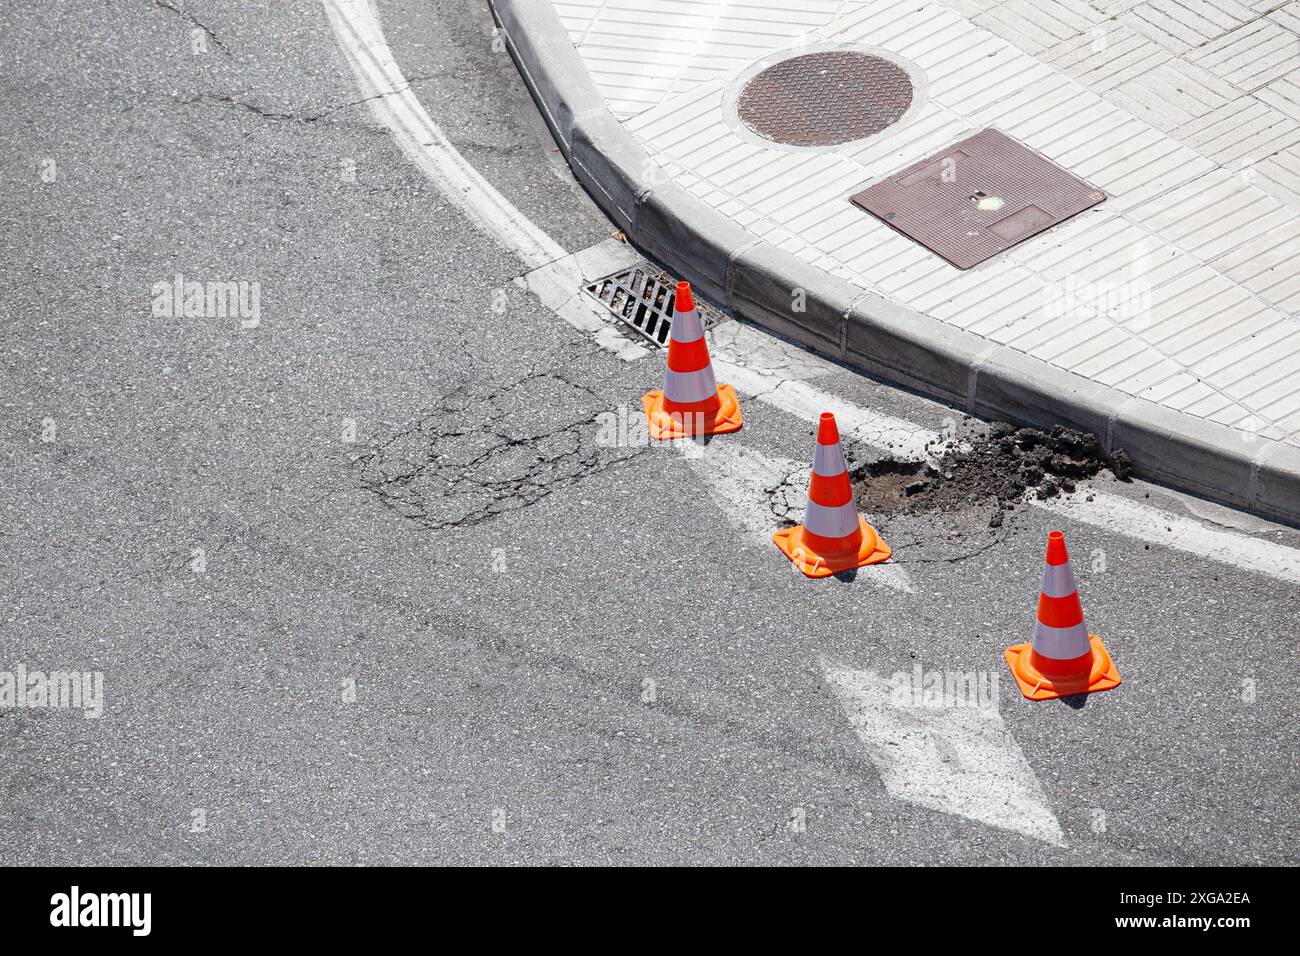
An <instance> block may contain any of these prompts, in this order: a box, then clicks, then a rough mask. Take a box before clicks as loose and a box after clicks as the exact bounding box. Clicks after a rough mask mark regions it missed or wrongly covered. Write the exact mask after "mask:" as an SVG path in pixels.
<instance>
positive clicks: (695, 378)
mask: <svg viewBox="0 0 1300 956" xmlns="http://www.w3.org/2000/svg"><path fill="white" fill-rule="evenodd" d="M717 393H718V385H717V382H716V381H715V380H714V378H713V366H712V365H706V366H705V367H704V368H702V369H700V370H699V371H698V372H674V371H673V370H672V369H670V368H669V369H664V397H665V398H667V399H671V400H672V401H674V402H702V401H704V400H705V399H706V398H712V397H713V396H714V395H716V394H717Z"/></svg>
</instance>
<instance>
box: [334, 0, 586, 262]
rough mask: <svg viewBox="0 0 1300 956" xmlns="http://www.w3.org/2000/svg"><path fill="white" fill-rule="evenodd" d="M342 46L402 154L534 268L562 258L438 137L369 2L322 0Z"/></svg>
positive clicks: (555, 246)
mask: <svg viewBox="0 0 1300 956" xmlns="http://www.w3.org/2000/svg"><path fill="white" fill-rule="evenodd" d="M323 2H324V4H325V12H326V13H327V14H328V15H329V20H330V25H331V26H332V27H333V28H334V35H335V36H336V37H337V38H338V42H339V47H340V48H341V49H342V50H343V55H344V56H345V57H346V58H347V61H348V65H349V66H351V67H352V72H353V74H354V75H355V76H356V79H357V85H358V86H359V87H360V88H361V93H362V95H364V96H366V97H372V99H370V109H371V111H372V112H373V113H374V115H375V118H376V119H378V120H379V121H380V122H381V123H383V124H384V125H385V126H387V127H388V129H389V130H390V131H391V132H392V134H393V138H394V139H396V140H397V143H398V145H399V146H401V147H402V151H403V152H404V153H406V155H407V157H408V158H409V159H410V160H411V161H412V162H413V163H415V164H416V165H417V166H418V167H419V168H420V169H421V170H422V171H423V172H424V174H425V175H426V176H428V177H429V179H430V180H432V181H433V183H434V184H435V185H436V186H437V187H438V188H439V189H440V190H442V194H443V196H445V197H446V198H447V199H448V200H449V201H450V202H452V203H453V204H455V205H456V206H457V208H459V209H460V210H461V211H462V212H464V213H465V215H466V216H468V217H469V219H470V221H472V222H473V223H474V224H475V225H476V226H478V227H479V228H480V229H482V230H483V231H484V232H486V233H487V234H488V235H490V236H492V237H493V238H494V239H495V240H496V241H497V242H498V243H500V245H501V247H502V248H503V249H509V250H510V251H512V252H514V253H515V254H516V255H517V256H519V258H520V259H522V260H523V261H524V263H525V264H526V265H527V266H528V267H529V268H531V269H536V268H538V267H540V266H544V265H546V263H548V262H554V261H555V260H556V259H560V258H562V257H563V256H564V255H565V254H566V253H565V251H564V249H563V248H562V247H561V246H560V244H559V243H557V242H556V241H555V240H554V239H552V238H551V237H550V236H549V235H547V234H546V233H545V232H543V231H542V230H541V229H539V228H538V227H537V226H536V225H535V224H534V223H533V221H532V220H531V219H529V218H528V217H527V216H525V215H524V214H523V213H521V212H520V211H519V210H518V209H516V208H515V207H514V205H512V204H511V203H510V201H509V200H508V199H506V198H505V197H504V196H502V195H501V194H500V193H499V192H497V191H496V189H494V188H493V186H492V184H491V183H489V182H488V181H487V180H486V179H484V178H483V176H482V175H481V174H480V173H479V171H478V170H477V169H475V168H474V167H473V166H471V165H470V164H469V162H467V161H466V159H465V157H463V156H461V154H460V153H459V152H458V151H457V150H456V147H455V146H453V145H452V144H451V141H450V140H448V139H447V137H446V136H444V135H443V132H442V130H441V129H440V128H439V127H438V124H437V123H435V122H434V121H433V119H432V118H431V117H430V116H429V114H428V113H426V112H425V110H424V107H423V106H422V105H421V104H420V100H419V98H418V97H416V95H415V94H414V93H413V92H412V91H411V84H410V83H409V81H408V80H407V79H406V76H405V74H403V73H402V70H401V67H399V66H398V65H397V61H396V60H394V59H393V54H392V51H391V50H389V48H388V42H387V41H386V40H385V39H384V33H383V30H381V29H380V27H379V20H378V18H377V17H376V16H375V12H374V10H373V9H371V6H370V4H369V3H368V2H367V0H323Z"/></svg>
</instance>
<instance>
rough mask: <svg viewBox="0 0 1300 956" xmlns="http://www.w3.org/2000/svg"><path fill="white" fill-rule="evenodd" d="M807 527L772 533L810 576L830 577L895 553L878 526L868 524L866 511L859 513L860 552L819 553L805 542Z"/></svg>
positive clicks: (778, 543)
mask: <svg viewBox="0 0 1300 956" xmlns="http://www.w3.org/2000/svg"><path fill="white" fill-rule="evenodd" d="M803 530H804V529H803V525H801V524H798V525H795V526H794V527H793V528H784V529H782V530H780V531H778V532H776V533H775V534H774V535H772V540H773V541H774V542H775V543H776V546H777V547H778V548H780V549H781V552H782V553H783V554H784V555H785V556H786V557H787V558H789V559H790V560H791V561H792V562H793V563H794V566H795V567H796V568H798V569H799V570H800V571H802V572H803V573H804V574H806V575H808V577H810V578H828V577H830V576H831V575H832V574H839V573H840V572H842V571H852V570H853V569H854V568H865V567H866V566H867V565H869V564H879V563H880V562H881V561H885V560H887V559H888V558H889V556H890V555H891V554H893V553H894V551H893V549H892V548H890V546H889V545H887V544H885V542H884V541H882V540H881V539H880V535H878V534H877V533H876V529H875V528H873V527H871V525H869V524H867V521H866V519H865V518H863V517H862V515H858V530H859V531H860V532H861V533H862V543H861V544H860V545H859V546H858V550H857V551H856V552H853V551H849V552H846V553H843V554H818V553H817V552H815V551H813V550H812V549H811V548H809V547H808V545H807V544H805V543H804V537H803Z"/></svg>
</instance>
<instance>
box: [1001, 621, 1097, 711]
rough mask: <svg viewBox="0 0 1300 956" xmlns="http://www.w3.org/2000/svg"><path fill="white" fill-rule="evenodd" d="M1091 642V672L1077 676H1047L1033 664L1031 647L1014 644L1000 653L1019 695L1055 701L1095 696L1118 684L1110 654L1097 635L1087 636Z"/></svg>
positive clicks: (1032, 698)
mask: <svg viewBox="0 0 1300 956" xmlns="http://www.w3.org/2000/svg"><path fill="white" fill-rule="evenodd" d="M1088 639H1089V641H1090V642H1091V643H1092V670H1091V671H1090V672H1089V673H1088V674H1084V675H1080V676H1079V677H1071V678H1061V677H1048V676H1046V675H1045V674H1043V673H1042V672H1041V671H1039V670H1038V668H1036V667H1035V666H1034V664H1033V660H1032V656H1031V655H1032V652H1033V650H1034V645H1033V644H1016V645H1014V646H1012V647H1008V648H1007V649H1006V650H1005V651H1003V652H1002V656H1003V657H1004V658H1006V661H1007V666H1008V667H1010V668H1011V676H1012V677H1014V678H1015V679H1016V683H1017V684H1018V685H1019V686H1020V693H1022V694H1024V695H1025V697H1026V698H1028V699H1029V700H1055V699H1056V698H1058V697H1073V696H1074V695H1075V694H1096V693H1098V692H1099V691H1103V690H1112V689H1113V688H1116V687H1118V686H1119V685H1120V679H1119V669H1118V668H1117V667H1116V666H1115V662H1114V661H1113V660H1111V659H1110V653H1109V652H1108V651H1107V650H1106V645H1105V644H1103V643H1102V642H1101V638H1100V637H1098V636H1097V635H1096V634H1089V635H1088Z"/></svg>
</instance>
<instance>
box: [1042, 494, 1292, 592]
mask: <svg viewBox="0 0 1300 956" xmlns="http://www.w3.org/2000/svg"><path fill="white" fill-rule="evenodd" d="M1092 494H1093V500H1092V501H1086V500H1082V499H1081V498H1080V497H1079V496H1078V495H1076V496H1075V497H1074V500H1072V501H1066V500H1064V499H1048V500H1047V501H1037V500H1035V501H1034V502H1033V503H1034V505H1035V506H1037V507H1039V508H1042V509H1044V510H1046V511H1051V512H1053V513H1055V514H1059V515H1061V516H1062V517H1063V518H1068V519H1069V520H1071V521H1080V522H1083V523H1084V524H1090V525H1093V526H1095V527H1098V528H1102V529H1104V530H1106V531H1110V532H1114V533H1118V534H1122V535H1125V536H1127V537H1130V538H1137V539H1138V540H1140V541H1146V542H1149V543H1151V544H1156V545H1159V546H1160V547H1162V548H1173V549H1175V550H1177V551H1184V552H1186V553H1187V554H1195V555H1198V556H1200V557H1204V558H1208V559H1210V560H1211V561H1217V562H1219V563H1221V564H1230V565H1233V566H1235V567H1238V568H1243V569H1245V570H1247V571H1254V572H1256V573H1258V574H1267V575H1268V576H1269V577H1273V578H1277V579H1278V580H1281V581H1288V582H1290V583H1292V584H1300V551H1297V550H1296V549H1295V548H1289V547H1287V546H1286V545H1282V544H1277V543H1276V542H1273V541H1267V540H1265V539H1263V538H1252V537H1250V536H1249V535H1244V534H1236V533H1235V532H1232V531H1222V530H1219V529H1217V528H1211V527H1208V526H1206V525H1204V524H1202V523H1201V522H1199V521H1196V520H1195V519H1192V518H1185V517H1182V516H1179V515H1173V514H1170V513H1168V512H1166V511H1161V510H1159V509H1157V508H1153V507H1151V506H1150V505H1143V504H1139V503H1138V502H1136V501H1132V500H1130V499H1128V498H1122V497H1120V496H1119V495H1109V494H1104V493H1103V492H1099V491H1095V492H1093V493H1092Z"/></svg>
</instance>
